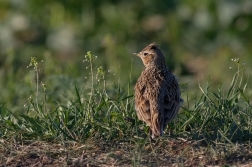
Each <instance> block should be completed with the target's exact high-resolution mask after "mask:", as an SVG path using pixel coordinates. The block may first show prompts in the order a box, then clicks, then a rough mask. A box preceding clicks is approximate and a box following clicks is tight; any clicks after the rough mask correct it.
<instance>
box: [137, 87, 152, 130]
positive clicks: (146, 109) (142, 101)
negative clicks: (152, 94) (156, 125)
mask: <svg viewBox="0 0 252 167" xmlns="http://www.w3.org/2000/svg"><path fill="white" fill-rule="evenodd" d="M145 91H146V87H145V86H143V85H141V84H140V82H138V83H137V84H136V86H135V109H136V111H137V117H138V119H140V120H142V121H145V122H146V123H147V125H148V126H151V114H150V102H149V100H148V99H147V98H146V97H145V96H144V95H145Z"/></svg>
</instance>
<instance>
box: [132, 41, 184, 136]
mask: <svg viewBox="0 0 252 167" xmlns="http://www.w3.org/2000/svg"><path fill="white" fill-rule="evenodd" d="M136 55H137V56H139V57H140V58H141V59H142V61H143V64H144V66H145V69H144V71H143V72H142V74H141V76H140V77H139V79H138V80H137V83H136V85H135V109H136V112H137V116H138V119H140V120H142V121H144V122H146V124H147V125H148V126H149V127H150V133H151V138H152V139H154V138H156V137H159V136H162V135H163V131H164V129H165V127H166V126H167V124H168V122H170V121H171V120H173V119H174V118H175V116H176V115H177V113H178V111H179V108H180V102H181V101H182V99H181V98H180V88H179V85H178V82H177V80H176V78H175V76H174V75H173V74H172V73H171V71H170V70H169V68H168V67H167V66H166V63H165V58H164V55H163V53H162V52H161V50H160V49H159V48H158V46H157V45H156V43H152V44H150V45H148V46H146V47H145V48H144V49H143V50H142V51H141V52H139V53H138V54H136Z"/></svg>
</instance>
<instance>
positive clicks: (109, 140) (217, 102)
mask: <svg viewBox="0 0 252 167" xmlns="http://www.w3.org/2000/svg"><path fill="white" fill-rule="evenodd" d="M95 60H96V57H95V56H94V55H93V54H92V53H91V52H88V53H87V55H86V56H85V62H86V64H87V70H89V71H90V75H89V77H87V78H86V82H84V83H82V84H81V83H80V82H78V81H77V80H75V82H74V84H73V88H71V90H73V92H72V94H73V95H72V96H71V97H70V96H67V95H64V94H52V93H51V94H50V95H51V96H59V97H60V98H56V99H58V100H57V101H50V100H48V99H53V98H51V97H49V95H48V92H50V91H53V90H50V87H49V86H48V85H46V83H43V82H41V80H40V78H39V77H40V75H39V70H40V66H39V63H38V62H39V61H38V60H37V59H36V58H32V59H31V63H30V65H29V66H30V69H32V72H33V73H34V75H33V76H34V78H35V82H34V83H35V89H34V92H33V96H31V97H29V98H28V103H27V104H25V106H24V107H20V112H13V111H12V110H11V108H7V107H5V104H1V105H0V137H1V142H0V152H1V153H2V156H1V157H0V165H17V164H18V163H21V162H20V161H18V160H19V159H23V160H24V162H23V165H24V163H27V164H28V165H29V161H31V159H38V158H40V159H41V157H42V159H43V157H44V158H45V159H46V160H45V162H44V161H40V163H42V164H44V165H46V164H47V165H56V164H58V165H72V166H74V165H80V166H81V165H84V164H85V165H87V164H90V165H93V166H99V165H102V164H103V165H104V164H107V165H111V163H112V165H113V164H114V165H118V166H120V165H126V166H127V165H128V166H142V165H147V166H159V165H160V166H161V165H167V164H178V165H179V166H195V165H196V166H200V165H205V164H213V165H214V164H218V165H223V164H229V163H230V164H233V163H234V162H235V163H244V159H245V162H246V163H248V161H246V160H248V159H250V158H251V157H252V154H251V150H252V149H251V144H250V139H251V137H252V136H251V132H252V131H251V124H252V121H251V114H252V107H251V104H250V101H249V97H248V96H247V94H246V91H247V90H248V89H251V88H250V87H249V85H248V83H249V81H248V79H249V75H248V72H247V71H246V66H245V65H243V64H240V62H239V59H235V60H233V62H234V64H235V65H236V67H235V69H236V71H235V73H234V76H233V79H232V81H231V83H230V86H229V87H227V88H226V87H225V88H224V87H223V86H221V85H220V86H219V87H218V89H217V90H212V89H211V84H207V85H206V86H205V88H203V87H202V86H201V85H200V83H199V89H198V91H199V93H198V94H199V96H197V97H195V98H193V99H188V98H187V97H189V96H188V95H187V91H186V86H183V89H184V91H183V97H184V101H185V103H184V104H183V106H182V108H181V110H180V113H179V115H178V118H177V119H176V120H175V121H173V122H171V123H170V124H169V128H168V129H167V130H166V133H165V136H164V137H162V138H160V139H158V140H157V141H156V142H155V143H150V142H149V140H148V132H147V127H146V126H145V124H144V123H143V122H141V121H139V120H138V119H137V117H136V114H135V111H134V101H133V95H132V94H131V93H130V92H132V89H133V88H132V87H130V85H131V84H130V82H131V79H130V81H129V84H128V87H127V88H122V87H121V86H120V82H119V81H116V82H111V83H109V81H110V80H111V79H110V80H108V78H109V77H113V75H112V74H111V72H110V71H106V70H104V69H103V67H98V68H97V67H96V66H95ZM129 75H130V74H129ZM21 108H22V109H21ZM170 132H171V133H170ZM58 147H59V148H60V149H57V148H58ZM42 155H43V156H42ZM36 157H37V158H36ZM97 157H100V158H101V159H103V160H101V159H100V160H97ZM14 159H15V160H14ZM47 159H49V160H47ZM59 159H63V160H62V161H60V160H59ZM27 164H26V165H27Z"/></svg>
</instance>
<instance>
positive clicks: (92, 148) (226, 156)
mask: <svg viewBox="0 0 252 167" xmlns="http://www.w3.org/2000/svg"><path fill="white" fill-rule="evenodd" d="M0 146H1V148H0V166H87V167H88V166H89V167H95V166H174V167H176V166H192V167H193V166H220V165H224V164H229V165H236V166H250V165H252V161H251V159H252V151H251V149H250V147H248V146H247V145H239V146H233V147H234V148H230V147H229V148H228V149H227V147H228V146H225V147H224V146H223V147H218V148H217V147H216V149H213V147H205V146H204V144H202V143H201V142H200V141H187V140H184V139H160V140H158V141H156V143H150V142H149V141H146V140H131V141H116V142H114V143H108V142H99V143H98V142H91V141H89V142H86V143H76V142H66V143H53V142H43V141H23V142H21V143H15V142H10V141H5V140H1V145H0ZM227 150H228V151H227Z"/></svg>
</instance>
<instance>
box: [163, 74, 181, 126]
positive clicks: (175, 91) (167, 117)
mask: <svg viewBox="0 0 252 167" xmlns="http://www.w3.org/2000/svg"><path fill="white" fill-rule="evenodd" d="M166 88H167V90H166V91H165V92H166V94H165V96H164V128H165V127H166V125H167V124H168V122H170V121H171V120H173V119H174V118H175V116H176V115H177V113H178V111H179V108H180V89H179V85H178V83H177V81H176V79H175V77H171V78H170V79H169V82H168V83H167V85H166Z"/></svg>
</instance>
